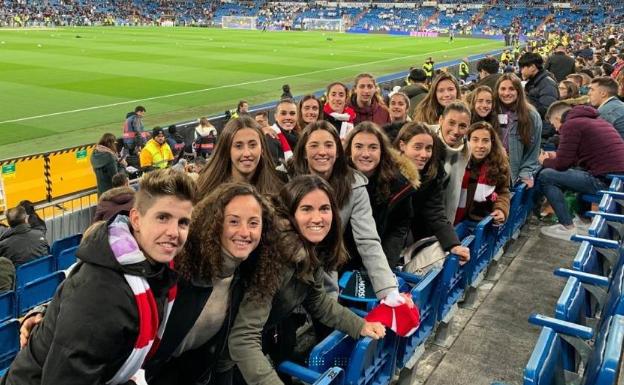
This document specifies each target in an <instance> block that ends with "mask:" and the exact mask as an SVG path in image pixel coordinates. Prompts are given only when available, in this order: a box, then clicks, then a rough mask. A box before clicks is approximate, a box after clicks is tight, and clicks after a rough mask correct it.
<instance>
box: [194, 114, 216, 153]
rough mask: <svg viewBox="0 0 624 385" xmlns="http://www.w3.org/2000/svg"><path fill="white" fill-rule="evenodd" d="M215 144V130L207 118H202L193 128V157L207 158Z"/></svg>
mask: <svg viewBox="0 0 624 385" xmlns="http://www.w3.org/2000/svg"><path fill="white" fill-rule="evenodd" d="M215 143H217V129H216V128H215V127H214V126H213V125H212V123H210V121H209V120H208V118H206V117H202V118H201V119H199V124H198V125H197V127H195V141H194V142H193V147H194V149H195V155H196V156H198V157H201V158H204V159H205V158H209V157H210V155H211V154H212V151H213V150H214V146H215Z"/></svg>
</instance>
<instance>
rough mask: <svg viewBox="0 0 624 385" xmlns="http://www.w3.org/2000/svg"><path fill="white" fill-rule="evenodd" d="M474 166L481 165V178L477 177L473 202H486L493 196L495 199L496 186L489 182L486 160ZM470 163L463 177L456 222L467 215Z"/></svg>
mask: <svg viewBox="0 0 624 385" xmlns="http://www.w3.org/2000/svg"><path fill="white" fill-rule="evenodd" d="M473 167H479V178H478V179H477V188H476V189H475V193H474V197H473V198H472V200H473V202H486V201H487V200H488V197H490V196H492V199H490V200H492V201H493V200H495V198H494V197H495V195H494V194H495V192H494V191H495V190H496V186H492V185H490V184H489V182H488V180H487V172H488V167H487V164H486V162H483V163H481V165H477V166H474V165H473ZM470 174H471V172H470V163H468V166H466V171H464V178H463V179H462V185H461V194H460V196H459V206H457V212H456V213H455V224H457V223H459V222H461V221H462V220H463V219H464V217H465V216H466V203H467V201H468V185H469V184H470Z"/></svg>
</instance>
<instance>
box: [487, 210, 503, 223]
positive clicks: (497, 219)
mask: <svg viewBox="0 0 624 385" xmlns="http://www.w3.org/2000/svg"><path fill="white" fill-rule="evenodd" d="M490 216H491V217H492V218H493V219H494V223H496V224H497V225H500V224H501V223H503V222H505V213H503V211H502V210H499V209H496V210H494V211H492V214H490Z"/></svg>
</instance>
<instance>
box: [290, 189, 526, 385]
mask: <svg viewBox="0 0 624 385" xmlns="http://www.w3.org/2000/svg"><path fill="white" fill-rule="evenodd" d="M512 194H513V195H512V198H511V210H510V217H509V218H508V220H507V222H506V223H505V224H504V225H502V226H495V225H494V223H493V221H492V218H491V217H487V218H485V219H483V220H482V221H481V222H479V223H470V222H463V223H460V224H459V225H458V226H456V231H457V233H458V235H459V236H460V239H462V245H464V246H467V247H469V248H470V253H471V259H470V261H469V262H468V263H466V264H464V265H460V263H459V257H458V256H456V255H453V254H451V255H449V257H448V258H447V259H446V260H445V262H444V265H443V267H442V268H441V269H440V268H434V269H432V270H430V271H428V272H427V273H425V274H424V275H415V274H409V273H406V272H402V271H396V274H397V277H398V279H399V285H400V289H401V291H402V292H409V293H410V294H411V295H412V298H413V300H414V303H415V304H416V305H417V306H418V309H419V312H420V325H419V327H418V329H417V330H416V331H415V332H414V334H412V335H411V336H410V337H399V336H397V335H396V334H394V333H393V332H392V331H390V330H388V332H387V334H386V337H385V338H383V339H381V340H373V339H371V338H368V337H366V338H360V339H359V340H353V339H352V338H350V337H349V336H347V335H346V334H344V333H342V332H339V331H334V332H332V333H331V334H330V335H329V336H328V337H327V338H325V339H324V340H323V341H321V342H320V343H319V344H317V345H316V346H315V347H314V348H313V349H312V351H311V352H310V355H309V357H308V360H307V367H304V366H301V365H298V364H295V363H293V362H289V361H287V362H283V363H282V364H280V366H279V367H278V370H279V371H281V372H283V373H286V374H289V375H291V376H293V377H295V378H297V379H299V380H301V381H303V382H305V383H308V384H315V385H319V384H334V385H345V384H379V385H382V384H389V383H390V382H391V381H392V380H393V378H394V377H395V375H396V374H397V372H398V371H400V370H402V369H403V368H408V369H411V368H413V366H414V365H415V363H416V362H417V361H418V359H419V358H420V357H421V356H422V354H423V353H424V350H425V342H426V341H427V340H428V339H429V338H431V337H432V336H434V335H435V336H436V338H437V339H438V341H441V340H443V339H444V338H445V334H446V332H447V330H448V325H449V322H450V321H451V319H452V318H453V316H454V314H455V313H456V310H457V307H458V303H459V302H461V301H468V300H469V298H470V297H471V296H474V294H475V292H476V288H477V287H478V285H479V283H480V282H481V281H482V280H483V278H484V276H485V274H486V271H487V270H488V268H489V267H493V265H494V264H496V262H497V261H498V259H499V258H500V256H501V255H502V254H503V248H504V247H505V245H506V244H507V243H508V242H509V241H510V240H511V239H512V238H515V237H517V235H518V233H519V231H520V228H521V227H522V226H523V225H524V223H525V222H526V219H527V217H528V215H529V213H530V212H531V207H532V190H527V189H526V186H525V185H524V184H521V185H519V186H517V187H516V188H514V191H513V192H512ZM346 280H348V278H345V277H344V276H343V277H341V283H344V282H345V281H346ZM341 300H342V302H343V303H347V304H348V303H352V302H351V301H353V300H354V298H349V297H345V296H343V295H341ZM370 302H371V303H369V304H368V307H367V308H368V309H370V308H372V307H373V306H374V304H375V303H374V300H370ZM354 311H355V312H357V313H360V315H364V314H365V312H363V311H361V310H354Z"/></svg>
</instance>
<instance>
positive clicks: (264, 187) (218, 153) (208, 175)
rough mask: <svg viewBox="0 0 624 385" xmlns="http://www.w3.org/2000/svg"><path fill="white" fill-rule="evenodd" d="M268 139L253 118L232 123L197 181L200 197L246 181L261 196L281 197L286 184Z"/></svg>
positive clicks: (235, 120) (224, 129) (229, 123)
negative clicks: (228, 185) (219, 188)
mask: <svg viewBox="0 0 624 385" xmlns="http://www.w3.org/2000/svg"><path fill="white" fill-rule="evenodd" d="M265 138H266V136H265V135H264V134H263V133H262V131H260V127H259V126H258V124H257V123H256V122H255V121H254V120H253V119H252V118H251V117H249V116H243V117H240V118H236V119H232V120H230V121H229V122H228V123H227V124H226V125H225V127H224V128H223V131H222V132H221V135H220V138H219V143H217V146H216V147H215V150H214V153H213V155H212V157H210V159H209V160H208V164H207V165H206V166H205V167H204V168H203V169H202V171H201V173H200V175H199V180H198V181H197V191H198V192H199V195H200V197H205V196H207V195H208V194H210V193H211V192H212V191H213V190H215V189H216V188H217V187H218V186H219V185H221V184H223V183H226V182H245V183H249V184H251V185H252V186H254V187H255V188H256V189H257V190H258V192H259V193H260V194H263V195H270V194H277V193H278V192H279V189H280V188H281V187H282V185H283V183H282V181H281V180H280V178H279V176H278V174H277V172H276V171H275V166H274V164H273V161H272V159H271V155H270V153H269V152H268V147H267V144H266V139H265Z"/></svg>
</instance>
